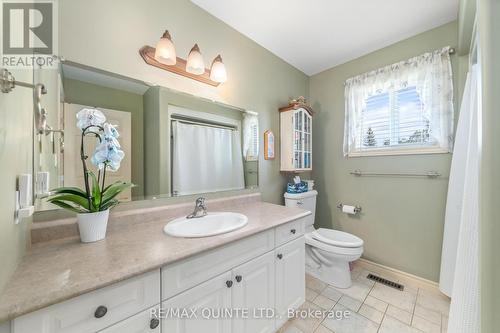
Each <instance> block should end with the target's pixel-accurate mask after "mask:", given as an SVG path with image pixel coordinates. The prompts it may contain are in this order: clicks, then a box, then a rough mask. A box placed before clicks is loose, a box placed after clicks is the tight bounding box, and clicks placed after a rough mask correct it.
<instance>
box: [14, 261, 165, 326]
mask: <svg viewBox="0 0 500 333" xmlns="http://www.w3.org/2000/svg"><path fill="white" fill-rule="evenodd" d="M159 302H160V271H159V270H155V271H152V272H149V273H146V274H143V275H140V276H137V277H134V278H131V279H128V280H125V281H123V282H119V283H116V284H113V285H111V286H109V287H104V288H102V289H99V290H96V291H92V292H90V293H87V294H84V295H81V296H78V297H75V298H72V299H70V300H68V301H65V302H62V303H58V304H55V305H52V306H49V307H47V308H44V309H41V310H38V311H35V312H32V313H30V314H27V315H24V316H21V317H19V318H16V319H14V320H13V321H12V328H11V331H12V333H35V332H36V333H87V332H88V333H91V332H98V331H101V330H103V329H105V328H107V327H110V326H112V325H114V324H116V323H119V322H120V321H122V320H125V319H128V318H131V317H133V316H134V315H136V314H137V313H140V312H142V311H145V310H147V309H149V308H151V307H154V306H156V305H158V304H159ZM110 332H114V331H110ZM133 332H134V333H136V332H137V331H133ZM139 332H140V331H139ZM146 332H147V331H146ZM153 332H154V331H153Z"/></svg>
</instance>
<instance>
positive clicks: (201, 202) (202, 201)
mask: <svg viewBox="0 0 500 333" xmlns="http://www.w3.org/2000/svg"><path fill="white" fill-rule="evenodd" d="M204 205H205V198H204V197H199V198H198V199H196V206H204Z"/></svg>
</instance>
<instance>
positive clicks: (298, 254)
mask: <svg viewBox="0 0 500 333" xmlns="http://www.w3.org/2000/svg"><path fill="white" fill-rule="evenodd" d="M274 252H275V254H276V258H277V259H278V261H277V264H276V314H277V315H278V319H277V322H276V325H277V327H280V326H281V325H283V324H284V323H285V322H286V321H287V320H288V314H287V312H288V309H297V308H298V307H300V306H301V305H302V303H304V301H305V290H306V287H305V264H304V256H305V241H304V237H300V238H299V239H296V240H294V241H291V242H289V243H286V244H285V245H282V246H280V247H278V248H276V250H275V251H274Z"/></svg>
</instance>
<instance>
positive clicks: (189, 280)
mask: <svg viewBox="0 0 500 333" xmlns="http://www.w3.org/2000/svg"><path fill="white" fill-rule="evenodd" d="M273 248H274V233H273V230H268V231H264V232H261V233H259V234H257V235H254V236H250V237H248V238H244V239H241V240H238V241H235V242H232V243H229V244H228V245H225V246H223V247H221V248H217V249H213V250H210V251H208V252H206V253H203V254H199V255H196V256H194V257H191V258H187V259H185V260H182V261H179V262H177V263H173V264H170V265H168V266H165V267H163V268H162V269H161V279H162V282H161V283H162V300H165V299H168V298H170V297H172V296H174V295H177V294H179V293H181V292H182V291H184V290H186V289H188V288H191V287H194V286H196V285H198V284H200V283H201V282H204V281H207V280H208V279H210V278H212V277H214V276H217V275H219V274H221V273H223V272H226V271H229V270H231V269H232V268H233V267H235V266H238V265H239V264H241V263H243V262H246V261H249V260H251V259H253V258H255V257H258V256H259V255H261V254H264V253H266V252H268V251H271V250H272V249H273Z"/></svg>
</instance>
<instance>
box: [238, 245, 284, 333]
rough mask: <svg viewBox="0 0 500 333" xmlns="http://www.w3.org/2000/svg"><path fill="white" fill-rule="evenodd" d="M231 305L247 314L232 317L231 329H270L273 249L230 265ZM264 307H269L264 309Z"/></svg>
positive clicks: (246, 332)
mask: <svg viewBox="0 0 500 333" xmlns="http://www.w3.org/2000/svg"><path fill="white" fill-rule="evenodd" d="M233 281H234V287H233V290H232V305H233V308H234V309H247V310H248V318H242V317H235V318H234V319H233V329H232V332H238V333H268V332H269V333H271V332H274V330H275V329H274V328H275V320H274V316H273V313H272V310H273V309H274V305H275V302H274V298H275V260H274V252H268V253H267V254H264V255H262V256H260V257H258V258H256V259H254V260H252V261H250V262H248V263H246V264H243V265H241V266H239V267H237V268H235V269H233ZM266 309H270V311H268V312H266Z"/></svg>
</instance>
